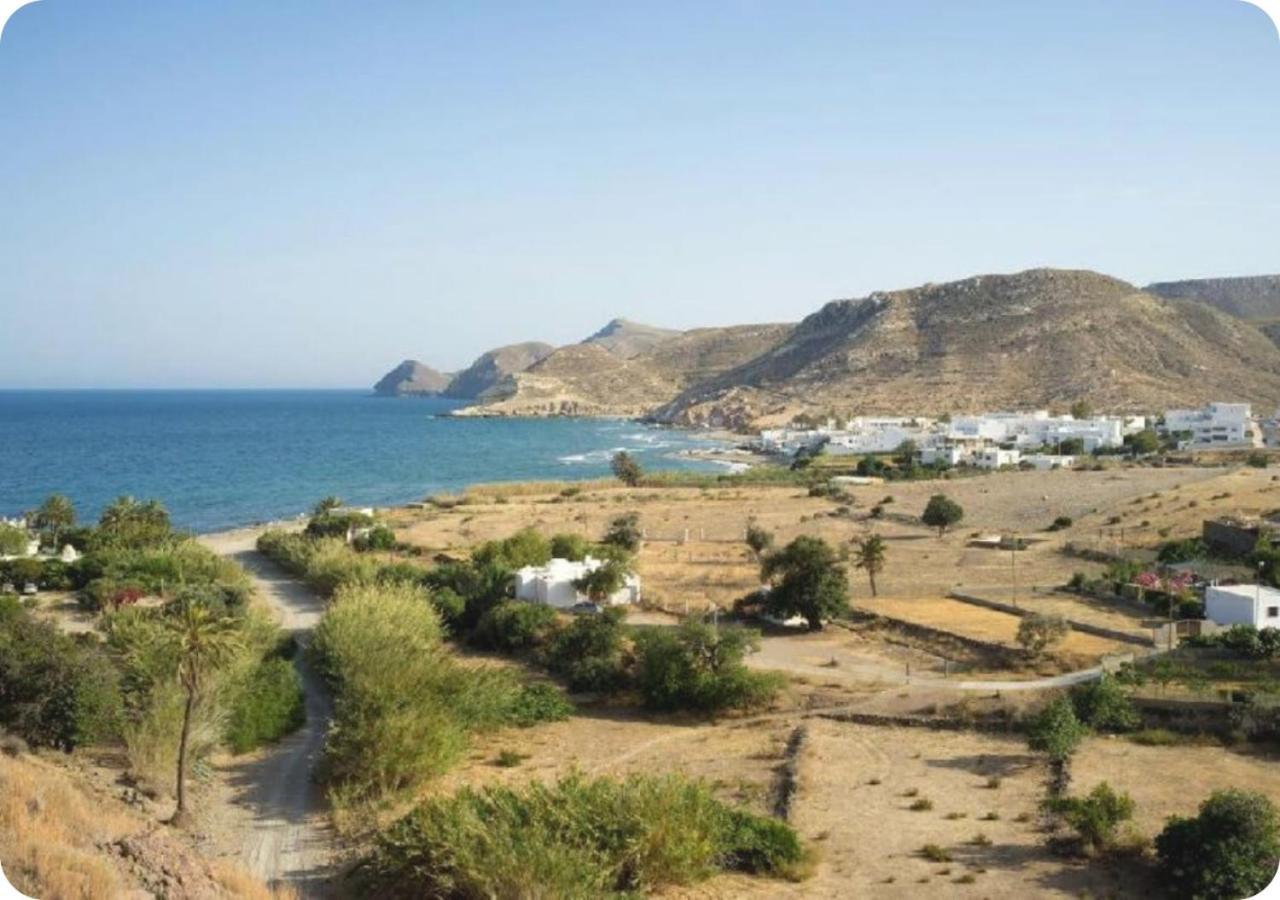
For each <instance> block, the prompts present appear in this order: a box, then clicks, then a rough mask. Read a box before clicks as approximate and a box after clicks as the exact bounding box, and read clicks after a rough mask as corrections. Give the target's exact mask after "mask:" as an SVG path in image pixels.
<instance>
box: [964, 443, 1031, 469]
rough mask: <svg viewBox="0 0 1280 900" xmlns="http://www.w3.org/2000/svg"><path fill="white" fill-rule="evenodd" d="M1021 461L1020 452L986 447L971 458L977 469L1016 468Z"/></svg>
mask: <svg viewBox="0 0 1280 900" xmlns="http://www.w3.org/2000/svg"><path fill="white" fill-rule="evenodd" d="M1021 461H1022V453H1021V452H1020V451H1018V450H1005V449H1002V448H1000V447H986V448H984V449H982V450H979V451H978V452H977V453H976V454H974V457H973V464H974V465H975V466H977V467H978V468H979V469H1003V468H1004V467H1005V466H1016V465H1017V464H1018V463H1019V462H1021Z"/></svg>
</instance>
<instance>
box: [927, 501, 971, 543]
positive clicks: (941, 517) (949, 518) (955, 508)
mask: <svg viewBox="0 0 1280 900" xmlns="http://www.w3.org/2000/svg"><path fill="white" fill-rule="evenodd" d="M963 518H964V509H962V508H961V506H960V504H959V503H956V502H955V501H954V500H952V499H951V498H950V497H947V496H946V495H945V494H934V495H933V496H932V497H930V498H929V502H928V503H927V504H926V505H925V508H924V515H922V516H921V517H920V521H921V522H924V524H926V525H928V526H929V527H930V528H936V529H938V537H942V536H943V535H944V534H946V533H947V529H948V528H950V527H951V526H952V525H955V524H957V523H958V522H959V521H960V520H961V519H963Z"/></svg>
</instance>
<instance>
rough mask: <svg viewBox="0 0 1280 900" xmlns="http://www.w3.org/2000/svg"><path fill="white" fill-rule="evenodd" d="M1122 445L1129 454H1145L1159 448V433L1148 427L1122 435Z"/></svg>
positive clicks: (1154, 451)
mask: <svg viewBox="0 0 1280 900" xmlns="http://www.w3.org/2000/svg"><path fill="white" fill-rule="evenodd" d="M1124 446H1125V447H1126V448H1128V450H1129V453H1130V455H1131V456H1147V455H1149V454H1152V453H1156V452H1157V451H1159V449H1160V435H1158V434H1156V433H1155V431H1153V430H1152V429H1150V428H1147V429H1145V430H1143V431H1139V432H1135V433H1134V434H1126V435H1125V436H1124Z"/></svg>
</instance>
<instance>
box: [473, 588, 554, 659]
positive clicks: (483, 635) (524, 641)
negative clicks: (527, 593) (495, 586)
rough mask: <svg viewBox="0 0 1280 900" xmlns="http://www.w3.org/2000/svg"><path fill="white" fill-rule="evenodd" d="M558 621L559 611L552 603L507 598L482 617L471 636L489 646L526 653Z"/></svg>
mask: <svg viewBox="0 0 1280 900" xmlns="http://www.w3.org/2000/svg"><path fill="white" fill-rule="evenodd" d="M555 622H556V611H555V610H554V609H552V608H551V607H550V606H546V605H544V604H541V603H526V602H524V601H522V600H507V601H504V602H502V603H499V604H498V605H497V606H495V607H493V609H491V610H489V611H488V612H486V613H485V614H484V615H483V616H481V617H480V621H479V622H478V623H476V627H475V630H474V631H473V632H472V633H471V640H472V642H473V643H474V644H476V645H477V646H479V647H485V648H487V649H490V650H500V651H502V652H503V653H526V652H528V651H531V650H533V649H535V648H537V647H540V646H542V645H543V644H544V643H545V642H546V640H547V637H548V635H550V633H551V631H552V629H553V628H554V627H555Z"/></svg>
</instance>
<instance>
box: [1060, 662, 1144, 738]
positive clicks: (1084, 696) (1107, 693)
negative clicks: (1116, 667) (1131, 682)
mask: <svg viewBox="0 0 1280 900" xmlns="http://www.w3.org/2000/svg"><path fill="white" fill-rule="evenodd" d="M1071 705H1072V706H1073V707H1074V708H1075V711H1076V718H1078V719H1079V720H1080V721H1081V722H1083V723H1084V724H1086V725H1088V726H1089V727H1090V728H1092V729H1094V730H1095V731H1104V732H1110V733H1121V732H1125V731H1133V730H1134V729H1135V728H1137V727H1138V726H1139V725H1140V724H1141V722H1142V720H1141V718H1140V717H1139V715H1138V713H1137V712H1136V711H1135V710H1134V708H1133V704H1132V703H1130V702H1129V695H1128V694H1126V693H1125V692H1124V688H1123V687H1121V685H1120V682H1119V681H1117V680H1116V678H1115V676H1113V675H1109V674H1107V673H1105V672H1104V673H1103V675H1102V677H1101V678H1099V679H1098V680H1097V681H1091V682H1089V683H1088V684H1081V685H1077V686H1076V687H1074V688H1072V689H1071Z"/></svg>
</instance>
